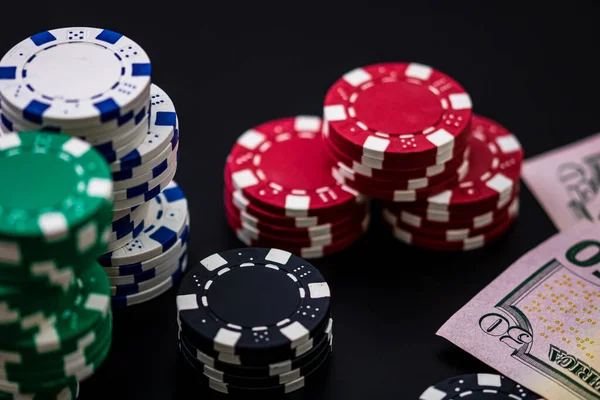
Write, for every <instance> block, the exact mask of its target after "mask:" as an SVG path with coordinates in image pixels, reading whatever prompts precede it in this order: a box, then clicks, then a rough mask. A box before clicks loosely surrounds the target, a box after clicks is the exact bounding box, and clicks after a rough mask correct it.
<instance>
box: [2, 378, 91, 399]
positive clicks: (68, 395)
mask: <svg viewBox="0 0 600 400" xmlns="http://www.w3.org/2000/svg"><path fill="white" fill-rule="evenodd" d="M15 392H18V390H17V389H15V386H10V387H9V385H7V384H3V383H2V381H0V400H17V399H23V396H27V397H26V398H28V399H29V400H73V399H76V398H77V397H78V396H79V382H78V381H77V379H75V378H68V379H63V380H62V381H60V382H57V383H56V384H55V386H52V385H51V384H50V385H43V389H42V390H39V391H35V392H31V393H24V392H23V393H15Z"/></svg>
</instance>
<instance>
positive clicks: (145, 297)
mask: <svg viewBox="0 0 600 400" xmlns="http://www.w3.org/2000/svg"><path fill="white" fill-rule="evenodd" d="M187 264H188V258H187V254H186V255H185V256H184V257H183V258H182V259H180V262H179V268H178V269H177V271H175V273H173V274H172V275H171V276H169V277H168V278H167V279H165V280H164V281H162V282H161V283H159V284H158V285H156V286H154V287H153V288H151V289H148V290H144V291H142V292H138V293H135V294H130V295H127V296H114V297H112V298H111V302H112V308H113V309H117V308H123V307H128V306H133V305H135V304H140V303H144V302H147V301H150V300H152V299H154V298H156V297H158V296H160V295H162V294H163V293H165V292H167V291H168V290H169V289H171V288H172V287H173V286H174V285H175V284H177V282H179V280H180V279H181V277H182V276H183V273H184V272H185V270H186V268H187Z"/></svg>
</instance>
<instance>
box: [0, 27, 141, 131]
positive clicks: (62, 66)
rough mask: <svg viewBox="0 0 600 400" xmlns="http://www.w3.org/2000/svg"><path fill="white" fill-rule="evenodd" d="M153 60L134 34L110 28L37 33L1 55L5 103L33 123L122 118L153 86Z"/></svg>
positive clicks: (1, 88)
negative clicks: (123, 33) (121, 32)
mask: <svg viewBox="0 0 600 400" xmlns="http://www.w3.org/2000/svg"><path fill="white" fill-rule="evenodd" d="M151 69H152V68H151V63H150V58H149V57H148V55H147V54H146V52H145V51H144V50H143V49H142V48H141V47H140V46H139V45H138V44H137V43H135V42H134V41H133V40H131V39H129V38H127V37H126V36H123V35H122V34H120V33H117V32H113V31H110V30H107V29H98V28H89V27H72V28H60V29H53V30H50V31H44V32H40V33H38V34H35V35H33V36H31V37H29V38H27V39H25V40H23V41H22V42H21V43H19V44H17V45H16V46H15V47H13V48H12V49H11V50H10V51H9V52H8V53H7V54H6V55H5V56H4V57H3V58H2V60H0V95H1V96H2V98H3V107H4V106H8V107H9V108H12V109H14V110H17V111H19V112H20V113H22V116H23V119H24V120H25V121H30V122H32V123H34V124H46V125H52V124H56V125H58V126H61V125H62V124H64V123H65V122H67V123H68V122H70V121H77V122H79V123H84V122H85V124H87V125H90V126H93V125H102V124H104V123H106V122H108V121H113V120H116V119H119V118H120V117H122V116H123V115H125V114H126V111H129V110H130V109H131V108H130V107H131V105H132V104H134V103H135V101H136V100H137V99H139V97H140V96H141V94H142V93H143V92H144V90H146V89H147V88H148V87H149V86H150V80H151Z"/></svg>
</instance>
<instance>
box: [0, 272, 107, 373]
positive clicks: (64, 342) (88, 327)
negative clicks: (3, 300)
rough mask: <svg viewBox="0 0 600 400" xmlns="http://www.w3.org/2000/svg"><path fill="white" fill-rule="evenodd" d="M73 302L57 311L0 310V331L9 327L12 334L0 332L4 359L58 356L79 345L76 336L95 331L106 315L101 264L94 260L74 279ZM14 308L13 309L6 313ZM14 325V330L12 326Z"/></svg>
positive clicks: (73, 350) (105, 276) (104, 286)
mask: <svg viewBox="0 0 600 400" xmlns="http://www.w3.org/2000/svg"><path fill="white" fill-rule="evenodd" d="M77 287H78V292H77V293H76V296H75V299H74V302H73V304H72V305H71V306H70V307H69V308H67V309H65V310H60V312H59V313H58V314H50V313H44V312H35V313H32V314H22V313H19V312H18V310H6V309H5V310H4V313H2V312H1V311H2V310H0V316H1V315H3V318H2V319H0V332H3V327H4V328H6V329H8V328H10V331H11V333H13V334H12V335H7V334H5V333H2V334H0V349H2V351H3V360H4V362H12V363H24V362H28V360H33V361H35V360H36V358H37V357H40V356H44V357H53V356H55V357H57V358H60V357H62V355H63V354H67V353H71V352H75V351H77V350H78V349H79V348H80V342H79V341H80V339H82V338H83V337H84V336H85V335H87V334H88V333H89V332H92V331H94V330H98V328H99V326H100V325H101V324H102V322H103V321H104V320H105V319H106V318H110V315H111V314H110V311H111V303H110V283H109V281H108V277H107V275H106V273H105V272H104V270H103V269H102V267H101V266H100V265H99V264H98V263H95V264H93V265H91V266H90V267H89V268H88V269H87V270H86V271H84V272H83V274H82V275H81V276H80V277H78V279H77ZM10 311H14V312H12V313H11V312H10ZM15 326H17V327H18V330H15V329H14V327H15Z"/></svg>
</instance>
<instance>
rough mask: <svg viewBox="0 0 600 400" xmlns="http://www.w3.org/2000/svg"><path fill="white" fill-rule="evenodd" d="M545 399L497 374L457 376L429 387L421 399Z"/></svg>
mask: <svg viewBox="0 0 600 400" xmlns="http://www.w3.org/2000/svg"><path fill="white" fill-rule="evenodd" d="M465 398H467V399H470V400H515V399H521V400H543V399H542V398H541V397H540V396H539V395H537V394H535V393H533V392H531V391H529V390H528V389H526V388H524V387H523V386H521V385H519V384H518V383H516V382H514V381H512V380H510V379H508V378H506V377H504V376H501V375H496V374H469V375H461V376H455V377H453V378H449V379H446V380H444V381H442V382H439V383H437V384H435V385H433V386H430V387H428V388H427V389H426V390H425V391H424V392H423V393H422V394H421V396H419V400H441V399H444V400H455V399H456V400H458V399H465Z"/></svg>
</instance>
